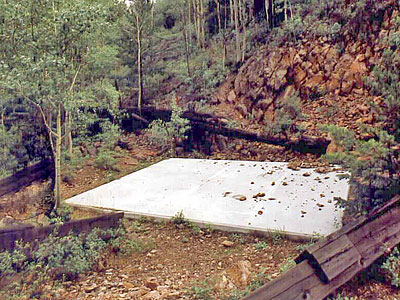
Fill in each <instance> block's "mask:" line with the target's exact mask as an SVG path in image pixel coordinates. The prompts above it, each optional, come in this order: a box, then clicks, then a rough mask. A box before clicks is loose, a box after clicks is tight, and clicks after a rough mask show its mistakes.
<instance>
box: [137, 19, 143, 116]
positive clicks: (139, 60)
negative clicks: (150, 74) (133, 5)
mask: <svg viewBox="0 0 400 300" xmlns="http://www.w3.org/2000/svg"><path fill="white" fill-rule="evenodd" d="M141 26H142V25H141V24H140V20H139V16H138V15H136V27H137V30H136V39H137V47H138V49H137V56H138V57H137V68H138V109H139V114H140V115H142V104H143V70H142V66H143V65H142V29H141Z"/></svg>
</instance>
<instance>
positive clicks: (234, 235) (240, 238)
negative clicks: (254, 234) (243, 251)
mask: <svg viewBox="0 0 400 300" xmlns="http://www.w3.org/2000/svg"><path fill="white" fill-rule="evenodd" d="M232 240H233V241H234V242H239V243H240V244H241V245H244V244H245V243H246V240H245V239H244V238H243V236H241V235H240V234H238V233H232Z"/></svg>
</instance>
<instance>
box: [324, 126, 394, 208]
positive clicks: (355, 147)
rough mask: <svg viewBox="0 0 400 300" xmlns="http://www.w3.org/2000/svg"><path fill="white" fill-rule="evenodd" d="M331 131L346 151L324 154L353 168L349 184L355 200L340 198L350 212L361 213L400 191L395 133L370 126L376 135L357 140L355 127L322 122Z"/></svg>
mask: <svg viewBox="0 0 400 300" xmlns="http://www.w3.org/2000/svg"><path fill="white" fill-rule="evenodd" d="M321 129H323V130H326V131H328V132H329V133H330V134H331V136H332V138H333V139H334V140H335V142H336V143H337V144H338V145H341V146H342V147H343V150H344V151H343V152H336V153H330V154H327V155H325V158H326V159H327V160H328V161H329V162H331V163H335V164H342V165H343V166H344V167H346V168H348V169H349V170H350V172H351V178H350V185H351V186H352V190H353V195H352V197H353V198H354V200H352V201H340V202H339V205H341V206H342V207H345V208H346V209H347V212H348V213H350V214H354V215H356V214H362V213H366V212H369V211H370V210H372V209H374V208H376V207H378V206H380V205H382V204H383V203H385V201H387V200H388V199H390V198H392V197H393V195H395V194H396V193H397V192H398V191H399V178H398V174H397V165H396V163H395V157H396V151H395V150H394V149H393V146H394V145H396V143H395V138H394V136H391V135H389V134H388V133H387V132H386V131H383V130H379V129H371V128H370V129H369V132H370V133H371V134H373V135H374V138H373V139H370V140H368V141H364V140H358V139H356V138H355V135H354V133H353V132H352V131H349V130H347V129H345V128H340V127H337V126H334V125H328V126H321Z"/></svg>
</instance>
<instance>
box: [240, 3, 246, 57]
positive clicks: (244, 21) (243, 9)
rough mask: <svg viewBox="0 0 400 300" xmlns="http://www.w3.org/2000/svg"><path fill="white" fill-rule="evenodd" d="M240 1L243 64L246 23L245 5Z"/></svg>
mask: <svg viewBox="0 0 400 300" xmlns="http://www.w3.org/2000/svg"><path fill="white" fill-rule="evenodd" d="M239 1H242V4H241V6H240V7H241V9H240V12H241V19H242V28H243V34H242V42H243V43H242V62H244V59H245V56H246V48H247V28H246V23H247V17H246V3H245V1H244V0H239Z"/></svg>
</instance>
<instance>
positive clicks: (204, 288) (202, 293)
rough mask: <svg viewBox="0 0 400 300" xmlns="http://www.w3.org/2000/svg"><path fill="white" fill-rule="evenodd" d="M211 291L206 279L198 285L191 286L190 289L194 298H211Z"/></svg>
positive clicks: (208, 299) (210, 299)
mask: <svg viewBox="0 0 400 300" xmlns="http://www.w3.org/2000/svg"><path fill="white" fill-rule="evenodd" d="M211 291H212V288H211V287H210V285H209V284H208V283H207V282H206V281H203V282H200V283H199V285H195V286H192V289H191V292H192V295H193V296H194V299H197V300H212V297H211Z"/></svg>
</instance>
